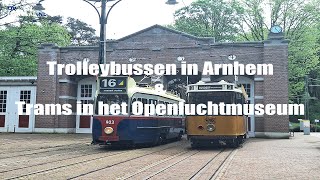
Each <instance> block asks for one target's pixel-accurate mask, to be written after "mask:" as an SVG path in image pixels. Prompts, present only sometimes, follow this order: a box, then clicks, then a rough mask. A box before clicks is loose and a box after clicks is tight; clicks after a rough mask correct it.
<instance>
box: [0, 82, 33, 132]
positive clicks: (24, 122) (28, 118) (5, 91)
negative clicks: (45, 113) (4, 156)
mask: <svg viewBox="0 0 320 180" xmlns="http://www.w3.org/2000/svg"><path fill="white" fill-rule="evenodd" d="M16 102H25V103H26V104H35V102H36V87H31V86H30V87H28V86H16V87H2V88H1V89H0V132H32V130H33V127H34V119H35V117H34V114H33V111H32V110H31V114H30V115H27V114H26V106H25V105H24V106H23V108H22V109H21V110H22V114H19V112H18V105H17V104H16Z"/></svg>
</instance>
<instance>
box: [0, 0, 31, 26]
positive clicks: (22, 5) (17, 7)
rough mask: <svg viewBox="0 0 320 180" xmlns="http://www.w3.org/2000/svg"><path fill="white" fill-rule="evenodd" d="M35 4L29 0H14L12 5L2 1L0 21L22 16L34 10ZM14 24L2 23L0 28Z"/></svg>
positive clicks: (0, 2) (0, 4)
mask: <svg viewBox="0 0 320 180" xmlns="http://www.w3.org/2000/svg"><path fill="white" fill-rule="evenodd" d="M32 7H33V3H31V2H30V1H28V0H12V1H11V3H4V2H2V0H0V20H1V21H3V20H5V19H6V18H8V17H10V16H11V15H19V14H20V15H21V13H25V12H28V11H30V10H31V9H32ZM15 22H16V21H14V22H6V23H1V24H0V26H3V25H9V24H12V23H15Z"/></svg>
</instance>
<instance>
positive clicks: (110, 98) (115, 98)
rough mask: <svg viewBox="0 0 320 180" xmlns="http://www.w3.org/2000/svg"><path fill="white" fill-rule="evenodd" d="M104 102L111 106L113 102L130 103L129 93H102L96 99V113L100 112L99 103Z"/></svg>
mask: <svg viewBox="0 0 320 180" xmlns="http://www.w3.org/2000/svg"><path fill="white" fill-rule="evenodd" d="M99 102H103V104H108V105H109V106H110V105H111V104H119V105H121V104H122V103H126V104H128V95H126V94H100V95H98V98H97V101H96V108H95V113H96V114H98V103H99Z"/></svg>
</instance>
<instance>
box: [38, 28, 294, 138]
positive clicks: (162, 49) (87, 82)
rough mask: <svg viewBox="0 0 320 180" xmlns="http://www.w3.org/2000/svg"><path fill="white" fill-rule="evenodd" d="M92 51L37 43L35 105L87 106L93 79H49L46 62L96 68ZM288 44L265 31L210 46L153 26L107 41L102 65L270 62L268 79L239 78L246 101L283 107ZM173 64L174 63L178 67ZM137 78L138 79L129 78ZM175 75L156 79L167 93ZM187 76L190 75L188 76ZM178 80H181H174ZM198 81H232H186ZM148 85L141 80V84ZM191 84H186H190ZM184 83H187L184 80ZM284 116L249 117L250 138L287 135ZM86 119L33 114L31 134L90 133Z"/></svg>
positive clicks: (207, 41)
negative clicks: (261, 37)
mask: <svg viewBox="0 0 320 180" xmlns="http://www.w3.org/2000/svg"><path fill="white" fill-rule="evenodd" d="M98 50H99V49H98V47H57V46H55V45H52V44H43V45H42V46H41V47H40V48H39V66H38V77H37V103H40V104H66V103H68V104H73V105H75V104H76V101H82V102H84V103H88V102H91V101H92V100H93V97H94V93H93V92H95V87H96V80H95V79H96V78H95V77H91V76H67V75H62V76H49V75H48V65H47V64H46V63H47V62H48V61H57V63H58V64H70V63H76V62H77V61H84V60H86V61H87V60H89V63H94V64H98ZM287 51H288V42H287V41H286V40H284V39H283V37H282V36H281V33H280V34H272V33H270V35H269V39H268V40H266V41H263V42H234V43H215V41H214V39H212V38H199V37H195V36H192V35H189V34H185V33H182V32H179V31H175V30H172V29H168V28H166V27H162V26H159V25H154V26H152V27H149V28H147V29H144V30H141V31H139V32H136V33H134V34H131V35H129V36H126V37H123V38H121V39H118V40H112V41H108V43H107V61H108V62H109V61H115V62H117V63H125V64H128V63H132V62H133V61H134V63H140V64H145V63H151V64H157V63H162V64H166V63H170V64H172V63H177V64H180V62H179V61H178V59H179V60H181V59H184V60H185V61H186V62H187V63H196V64H198V65H199V69H201V68H202V65H203V62H204V61H212V62H213V63H214V64H224V63H230V59H232V58H230V55H235V56H236V61H238V62H239V63H241V64H273V66H274V75H273V76H239V77H238V83H241V84H243V85H244V87H245V88H246V90H247V91H248V94H249V100H250V102H251V103H262V104H270V103H272V104H287V103H288V57H287V56H288V55H287ZM178 66H179V65H178ZM135 78H136V79H140V78H141V77H135ZM174 78H176V77H172V76H163V77H161V78H160V79H161V81H162V82H163V83H164V84H165V85H166V87H167V88H169V89H170V87H169V86H170V81H172V80H173V79H174ZM189 78H190V77H189ZM180 79H184V77H180ZM190 79H191V81H193V82H195V81H198V80H200V79H207V80H208V79H209V80H210V81H218V80H221V79H224V80H227V81H233V79H234V77H229V76H211V77H193V78H192V77H191V78H190ZM149 80H150V81H152V77H151V78H150V79H146V80H145V81H149ZM193 82H192V83H193ZM189 83H190V82H189ZM288 122H289V117H288V116H277V115H275V116H268V115H264V116H250V121H249V125H250V136H256V137H281V138H286V137H288V135H289V134H288V131H289V130H288V129H289V123H288ZM90 126H91V122H90V117H88V116H77V115H75V114H74V115H71V116H36V118H35V123H34V131H35V132H62V133H74V132H76V133H90Z"/></svg>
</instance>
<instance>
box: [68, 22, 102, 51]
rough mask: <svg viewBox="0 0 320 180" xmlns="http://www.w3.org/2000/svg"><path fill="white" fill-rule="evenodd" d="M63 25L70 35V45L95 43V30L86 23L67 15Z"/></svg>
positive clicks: (96, 41) (96, 40)
mask: <svg viewBox="0 0 320 180" xmlns="http://www.w3.org/2000/svg"><path fill="white" fill-rule="evenodd" d="M65 26H66V28H67V29H68V31H69V33H70V35H71V37H72V39H71V44H72V45H76V46H82V45H96V44H97V43H98V37H97V36H96V35H95V31H96V30H95V29H93V28H92V27H90V26H89V25H88V24H87V23H85V22H83V21H80V20H79V19H74V18H71V17H69V18H68V22H67V24H66V25H65Z"/></svg>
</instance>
